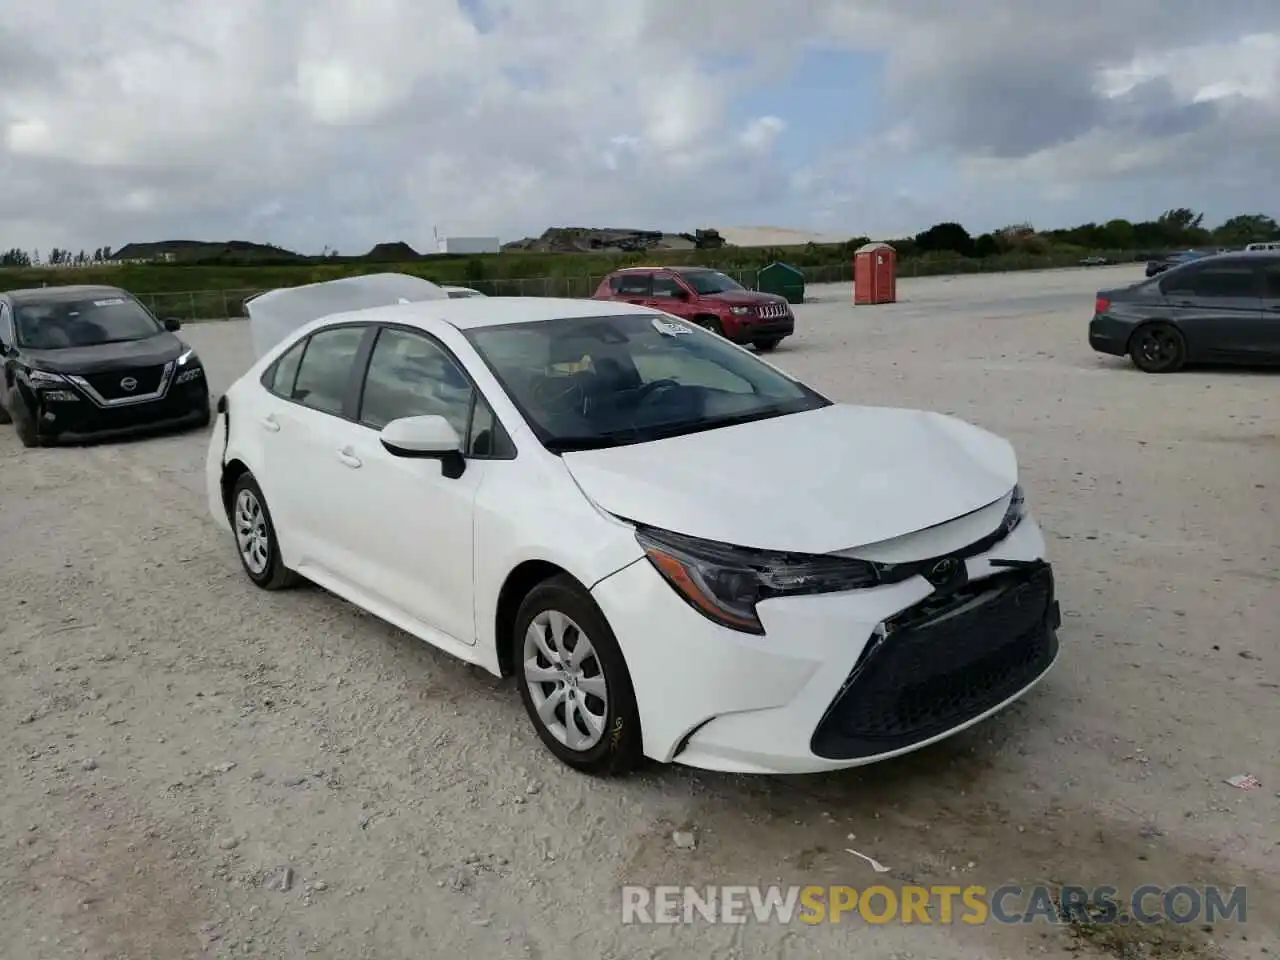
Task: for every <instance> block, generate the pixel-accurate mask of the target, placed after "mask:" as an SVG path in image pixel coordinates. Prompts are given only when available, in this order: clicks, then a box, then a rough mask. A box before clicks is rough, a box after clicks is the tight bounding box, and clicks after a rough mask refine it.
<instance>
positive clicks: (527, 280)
mask: <svg viewBox="0 0 1280 960" xmlns="http://www.w3.org/2000/svg"><path fill="white" fill-rule="evenodd" d="M1096 256H1098V257H1101V258H1105V259H1106V260H1107V261H1109V262H1111V263H1128V262H1133V261H1134V259H1135V258H1134V255H1133V254H1132V253H1131V252H1123V251H1121V252H1117V251H1109V252H1102V253H1098V254H1096ZM1080 259H1081V258H1080V257H1079V256H1078V255H1074V254H1071V255H1056V256H1035V255H1031V254H1027V255H1021V256H1020V255H1004V256H998V257H988V258H984V259H980V260H979V259H967V258H963V257H939V258H934V257H927V256H926V257H913V258H911V259H908V260H903V261H901V262H900V263H899V264H898V276H899V277H907V278H910V277H932V276H944V275H949V274H951V275H954V274H970V273H1007V272H1012V271H1019V270H1045V269H1053V268H1061V267H1074V266H1078V265H1079V264H1080ZM722 272H723V273H725V274H728V275H729V276H730V277H732V278H733V279H734V280H736V281H737V282H738V283H740V284H742V285H743V286H744V287H747V288H748V289H752V290H754V289H755V288H756V285H757V277H758V274H759V271H758V270H757V269H756V268H754V267H752V268H745V269H724V270H723V271H722ZM803 273H804V277H805V282H806V283H851V282H852V281H853V262H852V260H847V261H844V262H842V263H832V264H827V265H825V266H818V267H806V268H804V270H803ZM603 280H604V275H600V276H579V277H524V278H515V279H504V280H482V279H476V280H464V281H449V282H450V283H455V284H458V285H465V286H468V287H471V288H472V289H475V290H479V291H480V292H481V293H484V294H487V295H489V296H491V297H572V298H585V297H590V296H591V295H592V294H593V293H595V292H596V289H597V288H598V287H599V286H600V283H601V281H603ZM264 292H266V291H265V290H262V289H238V290H188V291H182V292H177V293H150V294H142V295H140V296H139V299H140V300H142V301H143V303H145V304H146V305H147V306H148V307H150V308H151V311H152V312H153V313H154V314H155V315H156V316H158V317H173V318H174V319H177V320H181V321H184V322H186V321H190V320H237V319H243V318H244V317H247V316H248V314H247V313H246V311H245V307H244V302H245V301H246V300H247V299H249V298H250V297H253V296H256V295H257V294H260V293H264Z"/></svg>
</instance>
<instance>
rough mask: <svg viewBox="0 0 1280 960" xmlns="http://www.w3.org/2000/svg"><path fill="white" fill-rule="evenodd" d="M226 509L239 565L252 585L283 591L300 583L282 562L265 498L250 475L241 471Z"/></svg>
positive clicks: (278, 543)
mask: <svg viewBox="0 0 1280 960" xmlns="http://www.w3.org/2000/svg"><path fill="white" fill-rule="evenodd" d="M228 512H229V517H228V519H230V521H231V530H232V532H233V533H234V534H235V538H236V554H237V556H239V557H240V566H241V567H243V568H244V572H245V574H246V575H247V576H248V578H249V579H250V580H252V581H253V583H254V585H255V586H257V587H261V588H262V589H263V590H284V589H286V588H288V587H293V586H296V585H297V584H298V583H299V582H301V580H302V578H301V577H299V576H298V575H297V574H296V573H294V572H293V571H292V570H290V569H289V568H288V567H286V566H285V565H284V560H283V559H282V558H281V556H280V541H279V539H277V537H276V528H275V524H273V523H272V522H271V511H270V510H268V509H267V498H266V497H264V496H263V495H262V488H261V487H259V486H258V481H257V480H255V479H254V478H253V474H251V473H244V474H241V475H240V479H238V480H237V481H236V485H235V487H234V488H232V491H231V509H230V511H228Z"/></svg>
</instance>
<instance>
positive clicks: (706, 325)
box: [693, 316, 724, 337]
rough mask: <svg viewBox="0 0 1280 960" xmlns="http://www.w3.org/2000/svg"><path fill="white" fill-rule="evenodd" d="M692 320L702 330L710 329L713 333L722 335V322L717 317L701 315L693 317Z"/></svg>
mask: <svg viewBox="0 0 1280 960" xmlns="http://www.w3.org/2000/svg"><path fill="white" fill-rule="evenodd" d="M693 322H694V323H696V324H697V325H698V326H700V327H701V328H702V329H703V330H710V331H711V332H712V333H714V334H718V335H719V336H722V337H723V336H724V324H722V323H721V322H720V318H719V317H712V316H703V317H694V318H693Z"/></svg>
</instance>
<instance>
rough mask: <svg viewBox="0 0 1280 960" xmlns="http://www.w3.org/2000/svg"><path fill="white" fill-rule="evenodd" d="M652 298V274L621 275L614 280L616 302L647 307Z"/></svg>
mask: <svg viewBox="0 0 1280 960" xmlns="http://www.w3.org/2000/svg"><path fill="white" fill-rule="evenodd" d="M652 298H653V274H652V273H641V272H638V271H637V272H636V273H620V274H618V276H617V277H615V278H614V299H615V300H621V301H623V302H624V303H635V304H639V305H641V306H646V305H648V303H649V301H650V300H651V299H652Z"/></svg>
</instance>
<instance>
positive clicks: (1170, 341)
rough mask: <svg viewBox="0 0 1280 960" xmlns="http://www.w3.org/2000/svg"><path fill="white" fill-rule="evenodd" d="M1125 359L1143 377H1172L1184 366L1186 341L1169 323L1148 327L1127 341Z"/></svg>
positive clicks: (1144, 327)
mask: <svg viewBox="0 0 1280 960" xmlns="http://www.w3.org/2000/svg"><path fill="white" fill-rule="evenodd" d="M1129 358H1130V359H1131V360H1132V361H1133V365H1134V366H1135V367H1137V368H1138V369H1139V370H1141V371H1142V372H1143V373H1176V372H1177V371H1179V370H1181V369H1182V367H1183V364H1185V363H1186V362H1187V341H1186V338H1185V337H1183V335H1182V331H1181V330H1179V329H1178V328H1177V327H1175V326H1174V325H1173V324H1171V323H1163V322H1157V323H1148V324H1145V325H1143V326H1141V327H1139V328H1138V329H1137V330H1135V331H1134V332H1133V336H1132V337H1130V338H1129Z"/></svg>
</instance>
